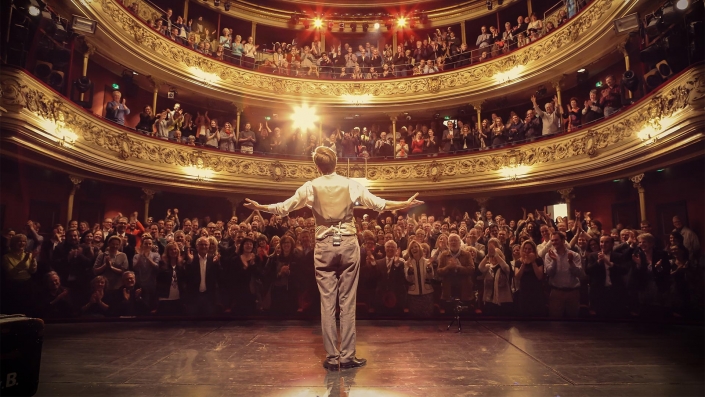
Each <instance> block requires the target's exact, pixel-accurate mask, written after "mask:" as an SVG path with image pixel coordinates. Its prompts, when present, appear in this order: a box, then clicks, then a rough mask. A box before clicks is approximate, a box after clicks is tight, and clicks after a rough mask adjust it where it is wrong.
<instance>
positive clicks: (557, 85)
mask: <svg viewBox="0 0 705 397" xmlns="http://www.w3.org/2000/svg"><path fill="white" fill-rule="evenodd" d="M562 82H563V77H562V76H561V77H559V78H558V79H556V80H553V81H551V86H553V88H555V89H556V97H558V104H557V106H562V104H563V100H562V99H561V83H562Z"/></svg>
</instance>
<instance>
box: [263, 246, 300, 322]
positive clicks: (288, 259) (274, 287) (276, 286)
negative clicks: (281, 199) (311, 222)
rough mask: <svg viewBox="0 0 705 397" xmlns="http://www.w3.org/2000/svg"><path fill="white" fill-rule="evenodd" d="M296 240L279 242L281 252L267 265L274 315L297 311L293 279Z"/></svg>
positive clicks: (266, 270)
mask: <svg viewBox="0 0 705 397" xmlns="http://www.w3.org/2000/svg"><path fill="white" fill-rule="evenodd" d="M294 245H295V242H294V239H293V238H292V237H291V236H284V237H282V238H281V240H280V241H279V252H278V253H275V254H274V255H273V256H271V257H270V258H269V259H268V261H267V265H266V269H265V274H266V278H267V279H269V280H271V292H270V294H271V300H272V304H271V311H272V313H274V314H283V315H286V314H292V313H293V312H294V311H295V310H296V285H295V284H294V283H293V279H292V278H291V270H292V269H295V268H296V267H297V266H296V263H295V262H296V256H295V255H294Z"/></svg>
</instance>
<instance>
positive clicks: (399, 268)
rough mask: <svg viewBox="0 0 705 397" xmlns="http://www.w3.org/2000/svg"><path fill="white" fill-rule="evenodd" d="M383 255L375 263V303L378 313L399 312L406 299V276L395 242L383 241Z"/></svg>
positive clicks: (402, 308)
mask: <svg viewBox="0 0 705 397" xmlns="http://www.w3.org/2000/svg"><path fill="white" fill-rule="evenodd" d="M384 253H385V257H384V258H382V259H378V260H377V261H376V263H375V268H376V271H377V291H376V293H375V304H376V306H377V307H376V308H375V310H377V312H378V313H382V314H401V313H402V311H403V310H404V306H405V305H404V303H405V301H406V299H404V298H406V277H405V275H404V260H403V259H401V258H400V257H399V256H398V253H397V243H396V242H394V240H389V241H387V242H386V243H384Z"/></svg>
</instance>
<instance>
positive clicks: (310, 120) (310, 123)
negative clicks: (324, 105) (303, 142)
mask: <svg viewBox="0 0 705 397" xmlns="http://www.w3.org/2000/svg"><path fill="white" fill-rule="evenodd" d="M291 121H293V122H294V125H293V127H294V129H298V128H300V129H301V130H302V131H308V130H313V129H314V128H315V127H316V122H318V116H317V115H316V108H314V107H311V106H308V105H306V104H303V105H301V106H297V107H295V108H294V113H292V115H291Z"/></svg>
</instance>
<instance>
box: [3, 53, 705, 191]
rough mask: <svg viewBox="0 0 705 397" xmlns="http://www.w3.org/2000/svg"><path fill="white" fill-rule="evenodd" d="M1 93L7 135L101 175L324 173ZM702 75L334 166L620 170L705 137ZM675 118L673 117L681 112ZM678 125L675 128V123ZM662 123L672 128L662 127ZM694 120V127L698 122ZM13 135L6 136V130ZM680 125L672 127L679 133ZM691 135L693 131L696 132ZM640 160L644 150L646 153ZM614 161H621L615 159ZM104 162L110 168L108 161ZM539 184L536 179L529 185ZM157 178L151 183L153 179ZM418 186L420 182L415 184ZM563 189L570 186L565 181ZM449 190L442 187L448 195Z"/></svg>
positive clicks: (24, 89)
mask: <svg viewBox="0 0 705 397" xmlns="http://www.w3.org/2000/svg"><path fill="white" fill-rule="evenodd" d="M0 77H1V81H0V85H1V88H2V92H3V96H2V98H1V99H0V106H2V107H5V108H6V109H7V112H6V113H4V114H3V115H2V117H3V121H4V123H3V126H2V128H3V130H5V131H4V133H3V138H2V139H3V140H4V141H7V140H12V139H14V138H12V136H13V135H17V134H20V135H22V137H25V138H26V139H33V140H36V141H37V142H43V143H42V145H45V147H46V149H44V150H43V151H44V152H45V153H46V154H47V155H52V154H53V153H52V152H53V151H57V153H58V154H57V158H59V159H61V158H64V157H66V156H75V157H76V158H80V159H81V160H80V163H81V164H86V166H88V165H90V164H92V163H95V164H100V167H101V168H100V170H105V171H101V172H106V173H107V172H109V171H111V168H113V169H114V170H115V172H121V173H127V174H129V173H132V174H134V176H133V178H134V179H135V180H139V179H140V178H146V177H147V176H151V175H152V174H154V175H161V176H160V178H162V180H163V182H164V183H171V182H168V181H172V180H174V178H176V179H178V180H181V181H188V180H194V178H195V176H194V174H193V173H192V170H203V171H208V173H210V174H209V175H206V176H203V175H201V174H200V173H199V174H198V180H199V181H201V182H202V183H201V185H200V186H199V187H201V186H210V187H216V186H227V187H228V188H232V187H233V186H239V187H240V188H242V189H248V188H252V187H253V186H260V187H262V188H263V189H268V190H271V191H277V190H286V191H289V190H290V189H291V188H292V187H296V186H298V185H299V184H300V183H301V182H302V181H305V180H310V179H313V178H315V177H316V176H318V172H317V170H316V168H315V166H314V165H313V164H312V162H310V161H309V160H289V159H270V158H262V157H253V156H247V155H241V154H236V153H225V152H220V151H215V150H207V149H199V148H192V147H188V146H184V145H180V144H175V143H171V142H165V141H161V140H157V139H154V138H151V137H146V136H144V135H142V134H138V133H136V132H132V131H129V130H127V129H125V128H121V127H118V126H116V125H114V124H111V123H108V122H105V121H103V120H102V119H100V118H97V117H94V116H91V115H90V114H87V113H86V112H85V111H83V109H81V108H80V107H78V106H76V105H75V104H73V103H71V102H69V101H67V100H66V99H65V98H63V97H61V96H59V95H57V94H55V93H54V92H53V91H51V90H49V89H48V88H46V86H45V85H43V84H41V83H39V82H38V81H36V80H35V79H34V78H33V77H32V76H30V75H28V74H26V73H25V72H23V71H20V70H17V69H12V68H4V69H3V70H2V72H0ZM704 78H705V71H703V69H702V67H700V66H699V65H697V66H695V67H693V68H691V69H690V70H688V71H687V72H685V73H683V74H681V75H680V76H678V77H677V78H675V79H674V80H673V81H671V82H670V83H669V84H668V85H667V86H665V87H664V88H662V89H661V90H659V91H658V92H654V93H652V95H651V97H649V98H647V99H645V100H643V101H641V102H639V103H638V104H636V105H635V106H633V107H632V108H629V109H626V110H624V111H622V112H620V113H618V114H616V115H615V116H613V117H611V118H609V119H607V120H606V121H604V122H602V123H598V124H596V125H594V126H593V127H592V128H590V129H589V130H578V131H576V132H574V133H569V134H563V135H559V136H556V137H553V138H550V139H545V140H540V141H536V142H533V143H529V144H524V145H520V146H516V147H512V148H503V149H497V150H492V151H486V152H485V151H483V152H475V153H470V154H467V155H458V156H453V157H441V158H429V159H415V160H408V161H391V162H389V161H386V162H385V161H382V160H371V161H355V162H349V163H347V164H345V163H344V162H343V161H341V162H340V163H339V164H338V169H337V170H338V172H339V173H340V174H342V175H346V176H350V177H357V178H366V179H367V181H368V185H369V186H370V188H371V189H372V190H376V189H384V190H385V191H394V190H398V191H402V190H404V189H410V190H413V189H416V188H417V187H416V186H424V187H426V188H427V189H430V191H433V192H435V194H442V193H443V191H444V188H448V189H456V188H459V187H472V186H479V185H480V184H482V186H483V187H484V188H490V187H499V186H506V183H504V182H503V179H502V177H501V172H502V171H503V170H504V169H507V168H509V169H518V168H520V167H527V168H528V169H529V171H527V172H526V174H525V175H521V176H519V177H518V178H515V181H514V182H513V185H514V186H515V187H516V186H521V185H522V184H532V183H539V184H540V181H541V180H542V178H544V177H545V175H546V174H547V173H554V174H560V175H565V176H564V178H566V179H567V180H572V179H571V178H573V179H576V178H578V177H579V174H580V172H583V171H581V170H585V169H586V168H590V167H585V162H586V161H589V159H590V158H591V157H592V161H593V163H591V164H603V163H605V162H607V163H609V164H612V166H614V167H617V166H619V165H620V164H621V162H622V161H623V156H624V154H625V153H633V152H635V153H638V152H639V151H642V152H643V153H644V154H648V153H649V152H653V151H656V150H657V149H658V145H662V144H663V145H665V144H667V142H668V141H670V139H669V136H670V134H675V132H677V131H679V130H680V129H681V128H682V125H683V123H691V124H690V125H696V126H699V127H698V128H699V135H697V138H696V141H697V140H698V139H702V127H703V125H704V124H705V123H704V122H703V118H702V114H703V103H704V102H705V88H704V85H703V79H704ZM676 115H677V117H676ZM676 122H678V124H677V126H674V125H675V124H674V123H676ZM664 123H667V124H665V125H666V128H664ZM693 123H695V124H693ZM645 128H649V129H655V128H659V129H660V130H661V134H662V139H659V141H658V142H656V143H652V144H651V143H648V142H645V141H643V139H641V138H640V132H641V131H642V130H644V129H645ZM8 131H10V132H11V133H10V134H9V135H8V134H7V132H8ZM674 131H675V132H674ZM690 131H692V130H690ZM62 134H74V136H75V138H74V142H73V144H72V145H71V146H69V147H61V148H60V149H59V147H58V146H53V148H54V149H52V146H51V145H49V146H46V145H47V144H48V143H50V142H51V141H53V142H56V143H59V142H60V141H61V137H62V136H63V135H62ZM640 157H644V156H640ZM610 161H612V162H615V163H610ZM106 163H107V164H108V165H107V166H106ZM106 167H107V168H106ZM532 181H533V182H532ZM145 183H150V184H154V183H155V182H154V181H153V180H149V182H146V180H145ZM419 184H420V185H419ZM563 185H564V186H565V183H564V184H563ZM447 191H448V190H447V189H446V192H447Z"/></svg>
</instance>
